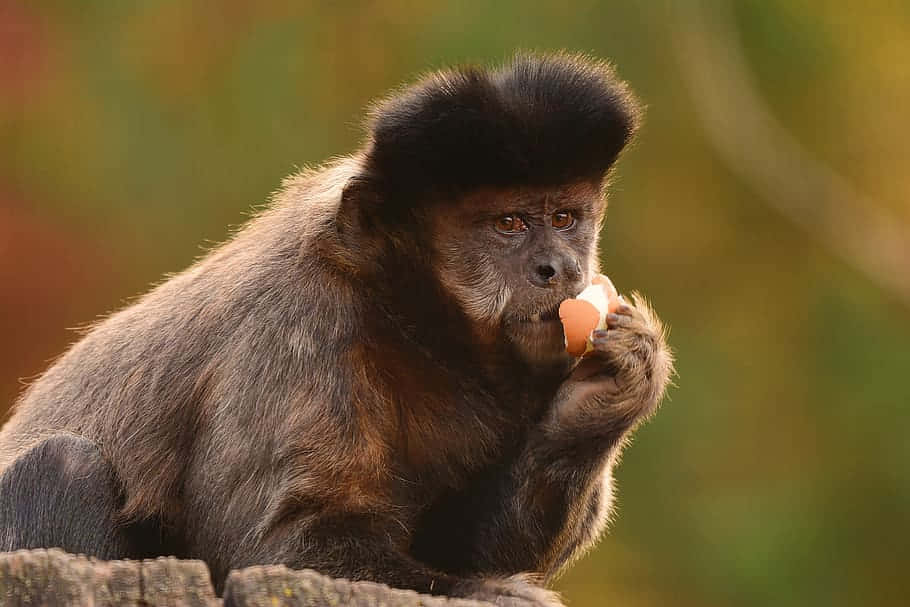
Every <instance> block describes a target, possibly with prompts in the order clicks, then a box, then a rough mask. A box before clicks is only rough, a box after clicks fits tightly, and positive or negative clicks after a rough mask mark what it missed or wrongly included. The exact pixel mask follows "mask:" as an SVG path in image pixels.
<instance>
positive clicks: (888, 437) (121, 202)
mask: <svg viewBox="0 0 910 607" xmlns="http://www.w3.org/2000/svg"><path fill="white" fill-rule="evenodd" d="M908 7H910V5H908V4H907V3H905V2H896V1H890V2H889V1H885V0H867V1H866V2H863V3H861V4H857V3H848V2H836V1H826V0H745V1H740V2H710V3H709V2H695V1H692V2H687V3H671V2H661V1H657V2H641V3H637V2H636V3H633V2H597V1H593V0H581V1H577V2H566V1H564V0H563V1H560V2H552V1H543V2H518V1H513V0H509V1H501V2H497V3H474V2H467V3H463V2H436V3H418V2H404V1H401V0H393V1H388V2H382V3H379V2H338V3H316V2H293V3H292V2H278V1H272V0H268V1H262V2H257V3H249V2H239V1H236V0H231V1H223V2H219V3H216V4H213V3H209V2H201V1H199V0H183V1H179V2H178V1H173V0H171V1H159V2H148V3H127V2H103V1H100V0H85V1H82V2H53V1H46V2H16V1H15V0H0V343H2V347H0V420H2V419H4V418H5V411H6V408H7V406H8V405H11V404H12V402H13V401H14V399H15V397H16V395H17V393H19V391H20V390H21V389H22V386H23V383H24V382H27V381H28V379H29V378H33V377H35V376H37V374H39V373H41V371H42V370H43V369H44V368H46V366H47V365H48V362H49V361H50V360H52V359H53V358H54V357H55V356H57V355H59V354H60V353H61V352H62V351H63V350H64V349H65V348H66V347H67V344H69V343H71V342H72V341H73V340H75V339H76V338H77V334H76V333H75V332H73V331H72V330H71V329H72V328H74V327H79V326H84V325H86V324H88V323H91V322H92V321H93V320H95V319H97V318H99V317H100V316H102V315H104V314H105V313H107V312H109V311H112V310H114V309H117V308H119V307H121V306H123V305H124V303H125V302H127V301H128V300H129V299H130V298H131V297H134V296H136V295H138V294H140V293H142V292H143V291H145V290H146V289H148V287H149V286H150V285H151V284H153V283H155V282H156V281H159V280H161V279H162V277H163V276H164V275H165V274H166V273H168V272H175V271H179V270H181V269H182V268H184V267H186V266H187V265H188V264H190V263H191V262H192V260H193V259H194V258H196V257H197V256H198V255H200V254H201V253H202V252H203V251H204V249H205V248H206V247H208V246H211V244H212V243H216V242H219V241H221V240H223V239H224V238H226V236H227V235H228V233H229V230H230V228H231V227H232V226H236V225H237V224H240V223H242V222H243V221H244V220H245V218H246V217H247V215H248V213H249V212H250V209H251V208H252V207H253V206H255V205H261V204H263V203H265V202H266V201H267V200H268V198H269V195H270V192H272V191H274V190H275V189H276V188H277V187H278V184H279V182H280V180H281V178H282V177H283V176H285V175H287V174H289V173H291V172H292V171H294V170H295V168H296V167H298V166H302V165H308V164H316V163H319V162H322V161H324V160H325V159H327V158H329V157H331V156H333V155H340V154H345V153H348V152H350V151H352V150H354V149H355V147H356V146H357V145H358V142H359V141H360V137H361V132H360V129H359V122H360V116H361V114H362V110H363V108H364V107H365V105H366V104H367V103H368V102H369V101H370V100H371V99H372V98H375V97H376V96H378V95H382V94H384V93H385V92H386V91H387V90H388V89H390V88H391V87H394V86H396V85H398V84H399V83H401V82H403V81H406V80H409V79H412V78H414V77H415V76H416V75H418V74H419V73H421V72H423V71H426V70H428V69H432V68H435V67H441V66H446V65H451V64H453V63H458V62H463V61H480V62H495V61H500V60H502V59H504V58H506V57H508V56H509V55H510V54H511V53H512V52H513V51H514V50H515V49H518V48H532V49H541V50H546V49H560V48H567V49H570V50H575V51H584V52H589V53H591V54H594V55H597V56H601V57H608V58H610V59H612V60H613V61H614V62H615V64H616V66H617V69H618V71H619V73H620V74H621V76H622V77H623V78H625V79H626V80H628V81H629V82H630V84H631V85H632V87H633V88H634V89H635V90H636V91H637V92H638V94H639V96H640V97H641V99H642V100H643V101H644V102H645V103H646V105H647V117H646V122H645V124H644V126H643V128H642V130H641V132H640V135H639V138H638V140H637V143H636V144H635V145H634V146H633V147H632V148H631V149H630V150H629V151H628V152H627V153H626V154H625V155H624V156H623V158H622V159H621V161H620V164H619V167H618V172H617V179H616V183H615V185H614V187H613V192H612V197H611V201H610V212H609V220H608V222H607V227H606V229H605V231H604V234H603V239H602V252H603V258H604V264H603V265H604V270H605V271H606V272H607V273H609V274H610V275H611V277H612V278H613V279H614V281H615V282H616V284H617V285H618V286H619V287H620V289H621V290H627V291H628V290H632V289H638V290H641V291H643V292H644V293H646V294H647V295H648V296H649V297H650V298H651V299H652V300H653V303H654V305H655V307H656V308H657V310H658V312H659V313H660V314H661V315H662V316H663V317H664V318H665V319H666V321H667V322H668V324H669V325H670V326H671V328H672V333H671V342H672V344H673V346H674V347H675V349H676V351H677V354H678V359H679V363H678V371H679V377H678V378H677V381H676V383H677V386H676V387H675V388H674V389H673V390H672V392H671V394H670V398H669V400H668V401H667V402H665V404H664V406H663V408H662V410H661V411H660V413H659V414H658V415H657V417H656V418H655V419H654V420H653V421H652V422H651V423H650V424H648V425H647V426H645V427H644V428H643V429H642V430H640V431H639V433H638V435H637V437H636V439H635V443H634V445H633V446H632V447H631V448H630V449H629V450H628V451H627V453H626V455H625V457H624V461H623V464H622V466H621V467H620V469H619V471H618V482H619V505H618V506H619V507H618V511H617V513H616V517H615V522H614V523H613V525H612V529H611V532H610V534H609V535H608V536H607V537H605V538H604V540H603V541H602V542H601V544H600V546H599V547H598V548H597V549H596V550H594V551H593V552H592V553H591V554H590V555H588V556H587V557H585V558H584V559H582V560H581V561H579V562H578V563H577V564H576V565H575V566H574V567H572V568H571V569H570V570H569V572H568V573H567V574H566V575H565V576H564V577H563V578H562V579H561V580H560V582H559V584H558V586H559V588H560V589H561V590H562V591H563V592H564V594H565V596H566V598H567V600H568V602H569V604H570V605H572V606H575V607H583V606H589V605H590V606H594V605H624V606H631V607H635V606H644V605H678V606H680V605H681V606H685V605H692V606H699V607H702V606H709V605H710V606H714V605H717V606H726V605H729V606H734V605H735V606H740V607H742V606H748V605H756V606H758V605H771V604H773V605H776V606H778V607H781V606H786V605H801V606H802V605H826V606H839V605H880V606H890V605H907V604H908V601H910V582H908V580H907V574H906V571H907V568H908V567H910V542H908V538H910V439H908V437H910V384H908V380H907V374H908V370H910V236H908V235H910V170H908V158H910V137H908V135H910V112H908V110H907V108H908V107H910V8H908Z"/></svg>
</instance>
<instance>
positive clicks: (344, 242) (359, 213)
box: [335, 175, 385, 272]
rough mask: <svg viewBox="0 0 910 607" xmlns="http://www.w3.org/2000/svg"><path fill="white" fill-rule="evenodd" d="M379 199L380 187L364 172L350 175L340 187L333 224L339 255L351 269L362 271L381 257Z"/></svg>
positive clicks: (382, 248) (382, 243)
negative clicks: (341, 187)
mask: <svg viewBox="0 0 910 607" xmlns="http://www.w3.org/2000/svg"><path fill="white" fill-rule="evenodd" d="M381 203H382V194H381V190H380V189H379V187H378V186H377V182H376V181H375V180H374V179H372V178H370V176H368V175H355V176H354V177H351V178H350V179H348V181H347V183H346V184H345V185H344V188H343V189H342V191H341V201H340V202H339V205H338V211H337V213H336V215H335V228H336V230H337V233H338V239H339V242H340V244H341V254H342V257H343V258H344V261H345V263H346V265H348V266H349V267H350V269H351V270H354V271H358V272H361V271H366V270H368V269H369V268H370V267H372V266H373V265H374V262H376V261H378V260H379V259H380V258H381V255H382V252H383V250H384V247H385V244H384V242H385V236H384V230H383V225H382V222H381V221H380V213H382V210H383V207H382V204H381Z"/></svg>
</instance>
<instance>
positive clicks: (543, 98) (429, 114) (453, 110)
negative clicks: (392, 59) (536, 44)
mask: <svg viewBox="0 0 910 607" xmlns="http://www.w3.org/2000/svg"><path fill="white" fill-rule="evenodd" d="M637 121H638V105H637V103H636V101H635V99H634V97H633V96H632V94H631V93H630V92H629V90H628V89H627V87H626V85H625V84H624V83H623V82H621V81H620V80H618V79H617V78H616V76H615V75H614V73H613V70H612V69H611V68H610V66H609V65H608V64H606V63H605V62H603V61H598V60H593V59H591V58H588V57H584V56H580V55H570V54H566V53H561V54H552V55H536V54H520V55H517V56H515V57H514V58H513V59H512V61H511V62H509V63H508V64H506V65H504V66H502V67H500V68H497V69H492V70H489V69H483V68H478V67H473V66H472V67H466V68H461V69H454V70H446V71H440V72H436V73H433V74H430V75H429V76H427V77H425V78H423V79H422V80H420V81H419V82H417V83H416V84H414V85H412V86H410V87H407V88H406V89H404V90H403V91H401V92H400V93H398V94H397V95H394V96H392V97H390V98H388V99H386V100H385V101H383V102H380V103H379V104H377V105H376V106H375V108H374V110H373V112H372V115H371V121H370V123H369V126H370V128H371V138H370V142H369V146H368V148H367V165H366V166H367V171H368V174H370V175H371V176H372V177H373V178H378V179H379V183H380V184H381V185H382V187H383V189H385V190H386V191H387V192H390V193H391V192H394V193H395V194H398V195H406V194H409V193H410V194H415V193H416V194H419V193H421V192H425V191H428V190H437V191H438V190H443V191H447V190H448V191H452V190H454V191H465V190H469V189H472V188H477V187H482V186H509V185H519V184H530V185H555V184H561V183H567V182H569V181H573V180H576V179H581V178H599V177H602V176H604V175H605V174H606V172H607V171H608V170H609V168H610V166H611V165H612V164H613V162H614V161H615V160H616V157H617V156H618V155H619V152H620V151H621V150H622V148H623V147H624V146H625V145H626V143H627V142H628V140H629V138H630V137H631V136H632V134H633V132H634V131H635V128H636V125H637Z"/></svg>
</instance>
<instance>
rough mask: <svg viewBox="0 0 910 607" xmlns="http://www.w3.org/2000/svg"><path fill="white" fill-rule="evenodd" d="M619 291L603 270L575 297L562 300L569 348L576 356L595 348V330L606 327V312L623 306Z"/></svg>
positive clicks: (560, 308) (561, 311) (563, 321)
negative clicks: (593, 341) (592, 341)
mask: <svg viewBox="0 0 910 607" xmlns="http://www.w3.org/2000/svg"><path fill="white" fill-rule="evenodd" d="M619 304H620V301H619V294H618V293H617V292H616V287H614V286H613V283H612V282H610V279H609V278H607V277H606V276H604V275H603V274H599V275H597V276H595V277H594V280H593V281H592V282H591V286H589V287H587V288H586V289H585V290H584V291H582V292H581V293H579V295H578V297H577V298H575V299H566V300H564V301H563V302H562V303H561V304H559V320H560V321H561V322H562V328H563V332H564V334H565V346H566V352H568V353H569V354H571V355H572V356H575V357H580V356H584V355H585V354H587V353H588V352H590V351H591V350H593V349H594V346H593V345H592V344H591V333H592V332H593V331H594V330H595V329H605V328H606V316H607V314H610V313H612V312H614V311H615V310H616V308H617V307H619Z"/></svg>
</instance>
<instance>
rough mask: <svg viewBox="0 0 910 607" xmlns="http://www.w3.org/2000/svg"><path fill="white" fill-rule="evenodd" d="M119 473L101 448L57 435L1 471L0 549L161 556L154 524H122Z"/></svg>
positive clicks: (133, 556)
mask: <svg viewBox="0 0 910 607" xmlns="http://www.w3.org/2000/svg"><path fill="white" fill-rule="evenodd" d="M121 503H122V498H121V491H120V486H119V483H118V482H117V476H116V474H115V472H114V469H113V467H112V466H111V464H110V463H109V462H108V461H107V460H105V459H104V457H103V456H102V455H101V453H100V451H99V450H98V447H97V446H96V445H95V444H94V443H92V442H91V441H88V440H86V439H84V438H80V437H77V436H73V435H57V436H53V437H51V438H48V439H46V440H44V441H42V442H41V443H38V444H37V445H35V446H34V447H32V448H31V449H30V450H29V451H27V452H26V453H24V454H22V455H21V456H19V458H18V459H16V460H15V461H14V462H13V463H12V464H11V465H10V466H9V467H8V468H7V469H6V470H5V471H4V472H3V474H2V475H0V552H5V551H10V550H18V549H21V548H51V547H56V548H62V549H63V550H66V551H67V552H72V553H76V554H86V555H88V556H95V557H98V558H101V559H116V558H141V557H146V556H153V555H157V554H160V550H161V546H160V544H159V541H158V540H159V538H158V533H157V530H156V529H155V525H152V524H142V525H140V524H128V525H127V524H120V523H119V522H118V521H117V512H118V510H119V508H120V506H121Z"/></svg>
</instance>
